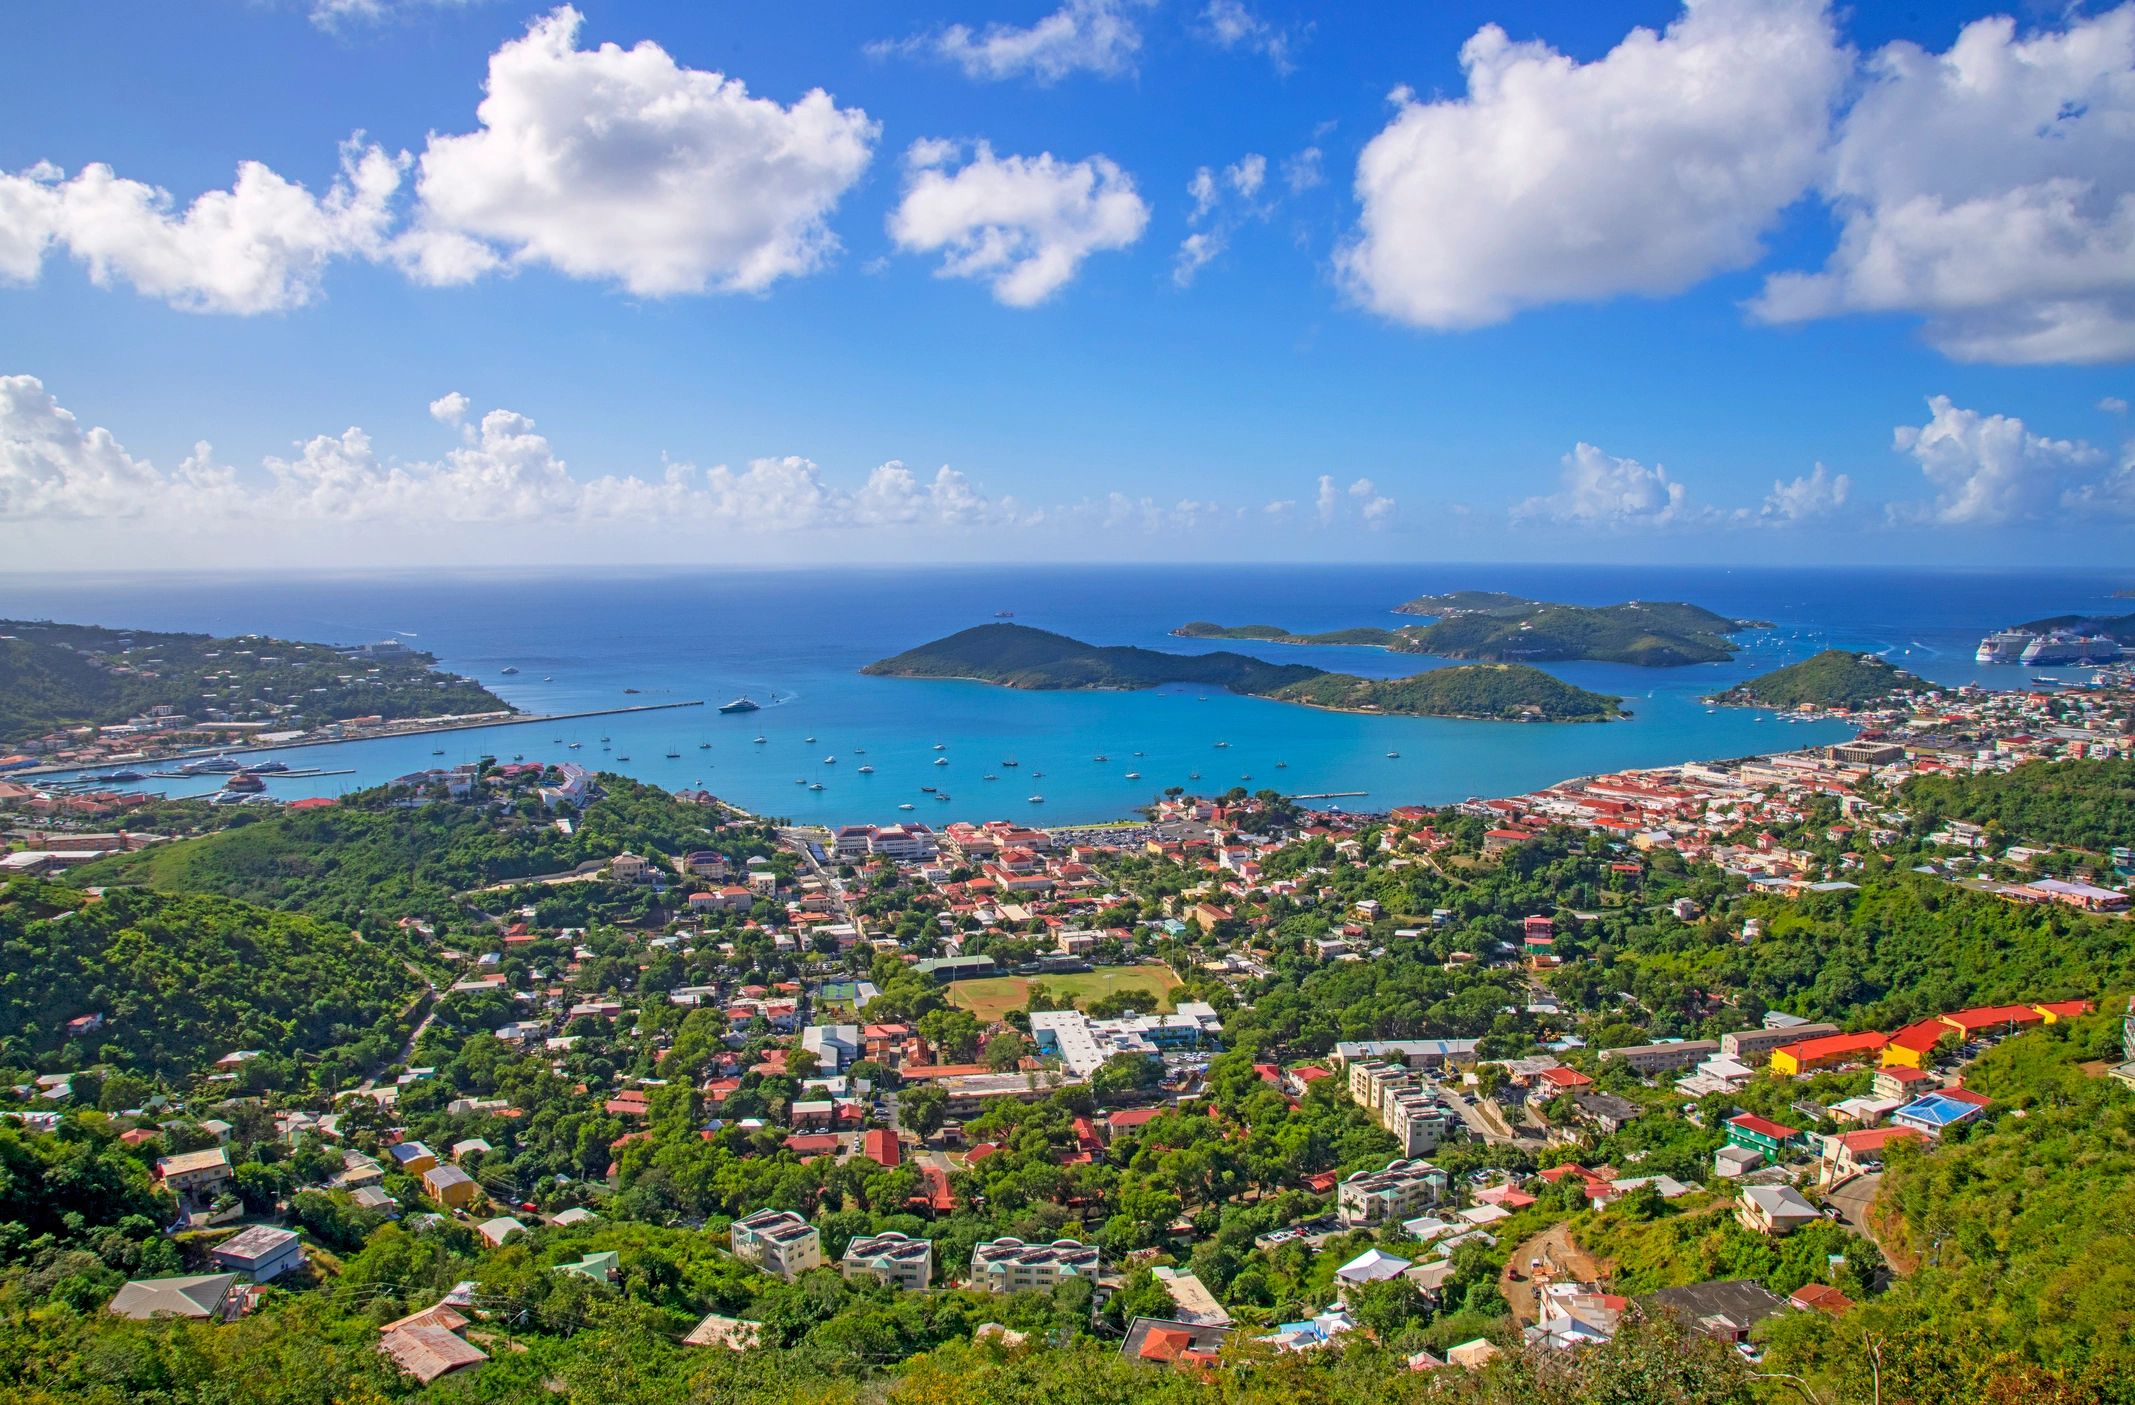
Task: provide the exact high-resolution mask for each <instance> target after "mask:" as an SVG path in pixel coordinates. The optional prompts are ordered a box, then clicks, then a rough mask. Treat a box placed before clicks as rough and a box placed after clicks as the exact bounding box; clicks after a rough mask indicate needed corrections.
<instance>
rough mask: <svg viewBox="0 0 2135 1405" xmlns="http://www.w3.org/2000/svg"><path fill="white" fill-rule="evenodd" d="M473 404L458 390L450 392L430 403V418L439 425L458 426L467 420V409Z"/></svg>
mask: <svg viewBox="0 0 2135 1405" xmlns="http://www.w3.org/2000/svg"><path fill="white" fill-rule="evenodd" d="M471 403H473V402H471V401H470V400H468V398H467V397H466V396H464V395H462V394H460V393H459V392H458V391H457V390H454V391H448V392H447V393H445V394H443V395H440V396H438V397H437V399H435V400H432V401H431V402H430V418H431V419H434V420H436V421H437V422H438V423H439V424H458V423H459V422H460V421H461V420H463V419H465V418H467V407H468V406H469V405H470V404H471Z"/></svg>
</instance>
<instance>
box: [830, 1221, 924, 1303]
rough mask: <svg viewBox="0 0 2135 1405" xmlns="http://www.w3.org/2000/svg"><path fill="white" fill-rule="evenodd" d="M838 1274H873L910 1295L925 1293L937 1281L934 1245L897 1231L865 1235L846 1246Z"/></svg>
mask: <svg viewBox="0 0 2135 1405" xmlns="http://www.w3.org/2000/svg"><path fill="white" fill-rule="evenodd" d="M838 1271H839V1272H840V1273H842V1274H844V1275H845V1276H846V1277H847V1278H856V1277H859V1276H862V1275H865V1274H872V1275H874V1276H875V1277H877V1278H880V1279H881V1280H882V1281H883V1282H885V1283H888V1284H891V1285H893V1286H895V1287H898V1288H902V1289H903V1290H904V1291H906V1292H908V1293H919V1292H924V1291H926V1288H927V1285H929V1284H930V1283H932V1282H933V1281H934V1245H933V1244H932V1243H930V1242H929V1241H927V1240H925V1239H914V1238H912V1237H911V1236H910V1235H906V1234H899V1233H897V1231H895V1230H885V1231H884V1232H882V1233H881V1234H863V1235H861V1236H859V1237H858V1238H856V1239H854V1240H853V1241H852V1243H850V1244H848V1245H846V1246H845V1257H844V1258H842V1259H840V1260H838Z"/></svg>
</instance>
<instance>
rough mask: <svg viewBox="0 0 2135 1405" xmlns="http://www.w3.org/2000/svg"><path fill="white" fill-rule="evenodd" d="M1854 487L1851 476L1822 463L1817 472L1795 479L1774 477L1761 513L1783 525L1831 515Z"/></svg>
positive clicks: (1766, 519) (1842, 505) (1766, 520)
mask: <svg viewBox="0 0 2135 1405" xmlns="http://www.w3.org/2000/svg"><path fill="white" fill-rule="evenodd" d="M1852 491H1853V480H1852V479H1851V478H1848V477H1847V476H1846V475H1845V474H1843V473H1838V474H1834V473H1831V472H1829V471H1828V470H1826V469H1825V468H1824V466H1823V465H1822V464H1818V465H1816V469H1815V471H1814V472H1811V473H1806V474H1802V475H1800V476H1799V477H1796V478H1794V479H1792V480H1791V481H1787V480H1780V479H1774V480H1773V482H1772V491H1771V492H1770V493H1769V494H1767V495H1766V497H1765V499H1764V506H1763V508H1762V509H1761V510H1760V511H1759V514H1758V516H1759V518H1760V519H1761V520H1762V521H1765V522H1768V523H1774V524H1783V525H1792V524H1794V523H1796V522H1808V521H1812V520H1814V519H1816V518H1819V517H1829V516H1831V515H1832V514H1833V513H1835V512H1837V511H1838V510H1839V509H1840V508H1842V507H1844V506H1845V505H1846V498H1847V496H1848V495H1849V494H1850V493H1851V492H1852Z"/></svg>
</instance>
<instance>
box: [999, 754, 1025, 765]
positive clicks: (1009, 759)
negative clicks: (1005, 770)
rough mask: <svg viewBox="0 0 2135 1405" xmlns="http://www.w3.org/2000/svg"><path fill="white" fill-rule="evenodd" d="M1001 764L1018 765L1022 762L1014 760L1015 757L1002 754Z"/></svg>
mask: <svg viewBox="0 0 2135 1405" xmlns="http://www.w3.org/2000/svg"><path fill="white" fill-rule="evenodd" d="M1001 764H1002V765H1003V766H1020V765H1022V764H1023V763H1022V762H1020V761H1018V760H1016V758H1015V757H1013V756H1004V757H1002V758H1001Z"/></svg>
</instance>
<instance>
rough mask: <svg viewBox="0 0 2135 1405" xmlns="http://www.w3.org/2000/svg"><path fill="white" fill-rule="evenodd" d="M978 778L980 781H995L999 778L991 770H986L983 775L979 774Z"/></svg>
mask: <svg viewBox="0 0 2135 1405" xmlns="http://www.w3.org/2000/svg"><path fill="white" fill-rule="evenodd" d="M979 779H980V780H982V781H997V780H999V779H1000V777H999V776H997V775H995V774H994V773H993V772H991V771H988V772H987V773H986V774H985V775H983V776H980V777H979Z"/></svg>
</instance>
